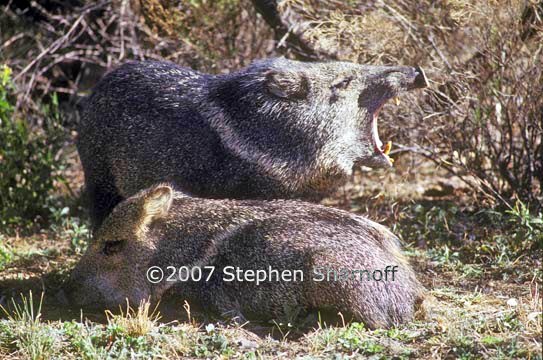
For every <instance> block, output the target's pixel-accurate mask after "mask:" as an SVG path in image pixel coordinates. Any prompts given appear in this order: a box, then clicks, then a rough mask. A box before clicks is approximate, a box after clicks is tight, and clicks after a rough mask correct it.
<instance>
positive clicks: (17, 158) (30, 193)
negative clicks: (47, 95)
mask: <svg viewBox="0 0 543 360" xmlns="http://www.w3.org/2000/svg"><path fill="white" fill-rule="evenodd" d="M16 91H17V89H16V87H15V85H14V84H13V82H12V81H11V69H10V68H9V67H7V66H6V65H3V66H1V67H0V233H5V232H10V231H13V230H14V229H16V228H29V226H30V225H31V224H32V223H34V222H36V221H37V220H39V219H42V220H43V219H46V218H47V217H48V215H49V212H50V210H49V205H50V204H51V192H52V190H53V188H54V184H55V180H58V179H59V177H60V171H59V170H61V169H62V166H63V164H62V160H61V159H60V158H59V157H58V156H57V155H58V152H59V150H60V149H61V147H62V145H63V142H64V139H65V137H64V130H63V128H62V126H61V119H60V115H59V113H58V110H57V100H56V97H55V96H53V97H52V101H51V104H50V105H41V106H40V107H41V108H40V109H39V110H30V109H28V110H27V111H25V109H24V107H23V109H22V110H21V109H16V107H15V105H14V104H15V101H16ZM22 117H25V118H26V119H27V120H25V119H24V118H22ZM33 117H36V118H39V119H40V120H41V121H38V122H37V124H33V125H32V124H30V121H29V120H28V119H31V118H33Z"/></svg>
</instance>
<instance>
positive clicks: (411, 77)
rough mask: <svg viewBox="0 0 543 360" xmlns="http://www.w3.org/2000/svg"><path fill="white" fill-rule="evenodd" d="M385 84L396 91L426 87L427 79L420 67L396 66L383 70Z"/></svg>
mask: <svg viewBox="0 0 543 360" xmlns="http://www.w3.org/2000/svg"><path fill="white" fill-rule="evenodd" d="M385 76H386V79H387V82H388V83H389V85H390V86H391V87H392V88H396V90H397V91H406V90H407V91H409V90H414V89H421V88H425V87H428V79H427V78H426V74H425V73H424V70H422V68H421V67H420V66H416V67H411V66H396V67H391V68H388V69H387V70H385Z"/></svg>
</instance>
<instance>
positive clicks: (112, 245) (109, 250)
mask: <svg viewBox="0 0 543 360" xmlns="http://www.w3.org/2000/svg"><path fill="white" fill-rule="evenodd" d="M123 243H124V241H106V242H105V243H104V248H103V249H102V252H103V253H104V255H108V256H109V255H113V254H115V253H117V252H119V251H120V250H121V247H122V246H123Z"/></svg>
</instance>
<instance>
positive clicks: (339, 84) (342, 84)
mask: <svg viewBox="0 0 543 360" xmlns="http://www.w3.org/2000/svg"><path fill="white" fill-rule="evenodd" d="M353 79H354V76H347V77H345V78H342V79H339V80H338V81H336V82H335V83H334V84H332V88H333V89H346V88H347V87H348V86H349V84H350V83H351V81H353Z"/></svg>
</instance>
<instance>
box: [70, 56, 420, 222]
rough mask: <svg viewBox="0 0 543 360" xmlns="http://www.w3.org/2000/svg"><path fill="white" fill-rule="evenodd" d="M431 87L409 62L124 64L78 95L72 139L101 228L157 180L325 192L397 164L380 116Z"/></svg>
mask: <svg viewBox="0 0 543 360" xmlns="http://www.w3.org/2000/svg"><path fill="white" fill-rule="evenodd" d="M426 85H427V81H426V78H425V76H424V74H423V72H422V70H421V69H420V68H412V67H406V66H395V67H388V66H364V65H358V64H353V63H348V62H322V63H304V62H299V61H292V60H287V59H284V58H275V59H268V60H262V61H257V62H255V63H254V64H252V65H251V66H249V67H247V68H245V69H242V70H239V71H237V72H234V73H231V74H227V75H208V74H202V73H199V72H196V71H193V70H190V69H187V68H183V67H180V66H177V65H175V64H172V63H168V62H154V61H146V62H130V63H127V64H124V65H122V66H121V67H119V68H118V69H116V70H114V71H112V72H111V73H109V74H108V75H106V76H105V77H104V78H103V79H102V80H101V81H100V82H99V83H98V84H97V86H96V87H95V89H94V91H93V93H92V94H91V95H90V96H89V97H87V98H86V99H85V100H83V101H82V103H81V104H82V113H81V114H82V116H81V122H80V126H79V129H78V133H79V134H78V140H77V147H78V150H79V155H80V157H81V161H82V163H83V168H84V172H85V182H86V191H87V193H88V196H89V199H90V208H91V211H90V212H91V218H92V220H93V223H94V227H97V226H98V225H99V224H100V223H101V222H102V220H103V219H104V217H105V216H107V214H108V213H109V212H110V211H111V209H112V208H113V207H114V206H115V205H116V204H117V203H118V202H120V201H121V200H122V199H124V198H127V197H128V196H131V195H134V194H135V193H136V192H137V191H139V190H142V189H144V188H146V187H149V186H151V185H152V184H155V183H157V182H161V181H167V182H170V183H172V184H173V185H174V186H175V188H176V189H178V190H181V191H183V192H186V193H190V194H193V195H196V196H200V197H208V198H236V199H279V198H306V199H315V198H318V197H319V196H322V195H323V194H325V193H326V192H327V191H329V190H332V189H334V186H336V185H338V184H340V183H341V182H343V181H345V179H346V178H347V177H348V175H349V174H350V173H351V172H352V169H353V166H354V165H367V166H373V167H380V166H390V165H391V161H390V159H389V157H388V156H387V153H388V151H387V149H388V147H387V146H383V143H382V142H381V141H380V140H379V136H378V134H377V114H378V112H379V110H380V109H381V107H382V105H383V104H384V103H385V102H386V101H387V100H388V99H390V98H392V97H394V96H396V95H398V94H399V93H401V92H403V91H407V90H411V89H415V88H422V87H425V86H426Z"/></svg>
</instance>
